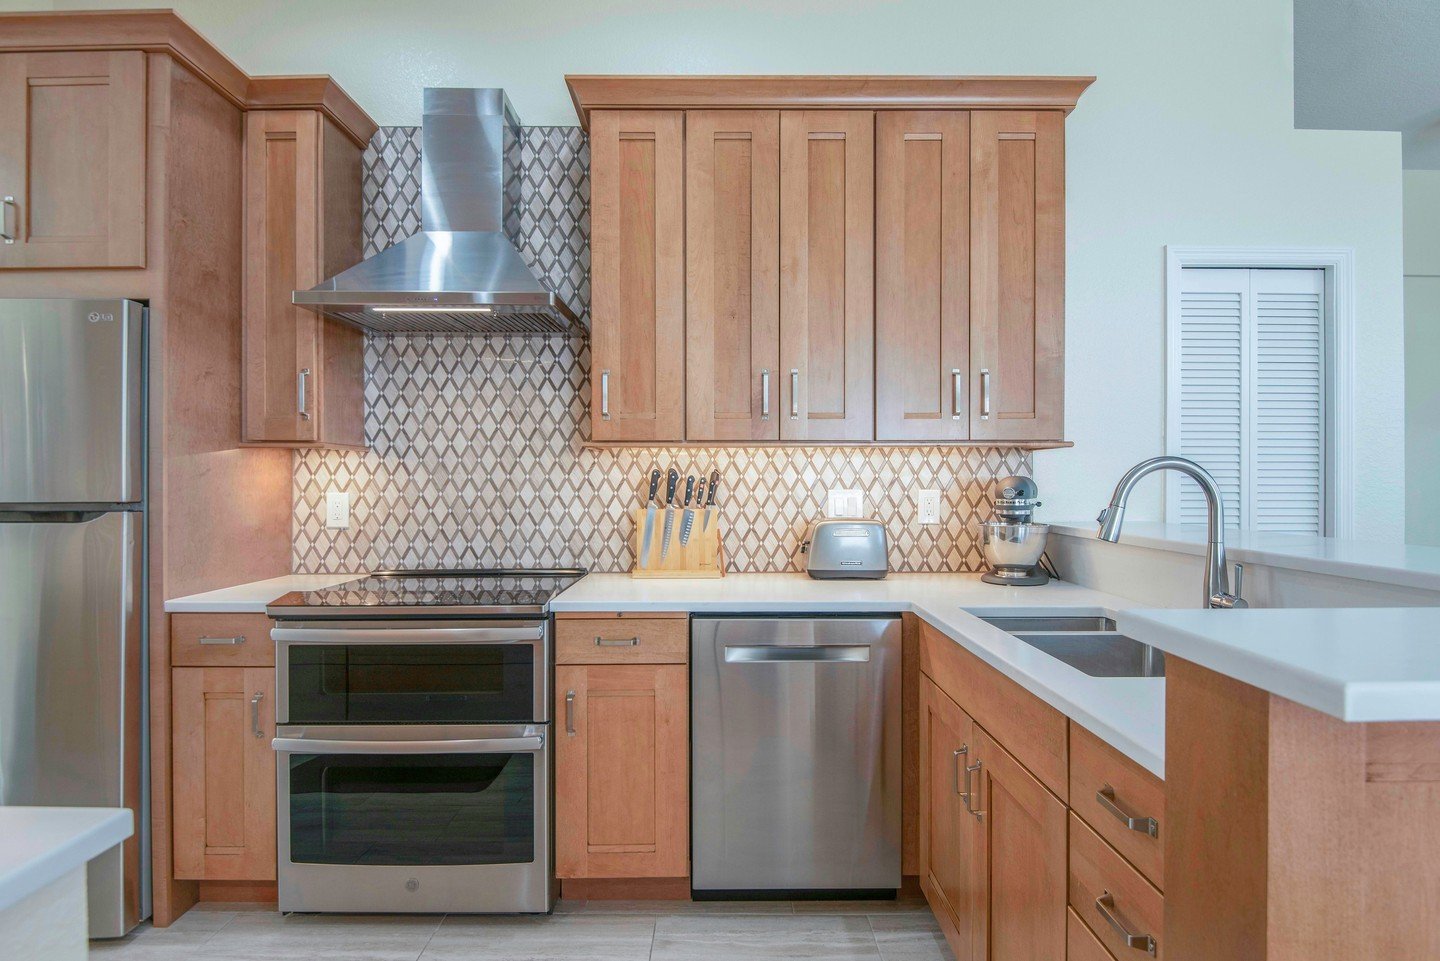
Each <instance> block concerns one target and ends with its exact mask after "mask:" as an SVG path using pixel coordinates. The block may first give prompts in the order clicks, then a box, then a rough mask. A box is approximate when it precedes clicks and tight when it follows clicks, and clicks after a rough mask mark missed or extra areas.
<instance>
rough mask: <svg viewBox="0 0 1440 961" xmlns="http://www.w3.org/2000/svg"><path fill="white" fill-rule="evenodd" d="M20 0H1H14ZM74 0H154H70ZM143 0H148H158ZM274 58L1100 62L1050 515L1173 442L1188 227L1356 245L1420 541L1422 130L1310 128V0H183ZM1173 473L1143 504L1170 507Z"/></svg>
mask: <svg viewBox="0 0 1440 961" xmlns="http://www.w3.org/2000/svg"><path fill="white" fill-rule="evenodd" d="M4 3H5V0H0V6H3V5H4ZM56 5H57V6H58V7H62V8H69V7H100V6H107V5H109V6H121V5H123V6H133V5H135V0H125V2H124V3H123V4H121V3H117V2H116V0H109V2H108V3H104V2H89V0H59V2H57V4H56ZM142 5H144V4H142ZM152 5H157V6H173V7H175V8H177V9H178V10H179V11H180V13H181V14H182V15H183V16H185V17H186V18H187V19H189V20H190V21H191V22H192V23H193V24H194V25H195V26H196V27H197V28H198V29H199V30H200V31H201V32H203V33H204V34H206V35H207V36H209V37H210V38H211V39H212V40H214V41H215V42H216V43H217V44H218V45H219V46H220V47H221V48H222V49H224V50H225V51H226V52H227V53H229V54H230V56H231V57H233V58H234V59H235V60H236V61H237V62H238V63H239V64H240V65H241V66H242V67H244V68H245V69H246V70H248V71H250V72H252V73H296V72H303V73H310V72H327V73H331V74H333V75H334V76H335V77H336V78H337V79H338V80H339V81H340V82H341V84H342V85H343V86H344V87H345V88H346V89H347V90H349V91H350V92H351V93H352V94H353V95H354V96H355V97H356V98H357V99H358V100H359V101H360V102H361V103H362V104H363V105H364V106H365V107H366V108H367V109H368V110H370V111H371V113H372V114H373V115H374V117H375V119H376V120H378V121H379V122H380V123H382V124H413V123H416V122H418V120H419V104H420V90H421V88H422V87H424V86H426V85H475V86H503V87H505V88H506V89H507V90H508V91H509V93H510V96H511V99H512V101H513V102H514V104H515V107H516V109H517V110H518V111H519V113H520V115H521V117H522V118H523V119H524V120H525V122H527V123H531V124H572V123H574V122H575V116H574V111H573V109H572V108H571V106H570V102H569V98H568V96H567V94H566V91H565V87H564V84H563V81H562V78H563V75H564V74H565V73H567V72H569V73H603V72H611V73H862V74H863V73H914V74H1095V75H1097V76H1098V77H1099V80H1098V81H1097V82H1096V84H1095V85H1094V86H1093V87H1092V88H1091V89H1090V90H1089V91H1088V92H1087V93H1086V94H1085V96H1084V97H1083V98H1082V99H1081V102H1080V106H1079V109H1078V110H1076V112H1075V113H1074V115H1073V116H1072V117H1071V120H1070V122H1069V126H1068V142H1067V148H1066V149H1067V164H1068V169H1067V216H1068V243H1067V257H1068V274H1067V283H1066V294H1067V329H1066V336H1067V345H1066V346H1067V354H1066V357H1067V363H1066V376H1067V385H1066V434H1067V436H1068V437H1069V438H1070V439H1071V440H1073V441H1075V444H1076V446H1075V448H1074V449H1073V450H1067V451H1058V452H1053V453H1044V454H1040V455H1039V456H1037V458H1036V464H1037V471H1036V473H1037V480H1038V481H1039V483H1040V485H1041V493H1042V497H1043V499H1044V501H1045V514H1046V516H1047V517H1048V518H1050V519H1061V518H1090V517H1093V516H1094V515H1095V512H1096V511H1097V510H1098V509H1099V508H1100V507H1101V506H1103V505H1104V504H1105V502H1106V500H1107V499H1108V496H1109V493H1110V490H1111V488H1112V486H1113V485H1114V483H1115V481H1116V480H1117V479H1118V478H1119V477H1120V475H1121V474H1122V473H1123V472H1124V470H1125V469H1126V468H1127V467H1129V466H1130V465H1132V464H1134V463H1135V462H1137V461H1139V460H1141V459H1142V458H1145V457H1148V456H1151V455H1153V454H1157V453H1160V452H1162V451H1163V450H1164V433H1163V431H1164V357H1165V340H1164V270H1163V262H1164V261H1163V247H1164V245H1165V244H1246V245H1260V244H1287V245H1295V244H1298V245H1316V246H1349V247H1354V248H1355V250H1356V254H1357V256H1356V264H1357V271H1358V276H1357V287H1356V300H1357V304H1358V311H1359V313H1358V317H1357V327H1358V330H1357V338H1356V342H1357V348H1356V356H1355V373H1356V392H1355V393H1356V398H1357V406H1358V410H1357V430H1356V446H1355V452H1354V453H1355V462H1356V475H1355V476H1356V483H1357V487H1358V489H1359V492H1360V495H1361V496H1360V497H1359V499H1358V500H1359V504H1358V508H1359V509H1358V511H1357V517H1358V521H1359V524H1358V530H1360V531H1363V532H1365V534H1366V535H1367V536H1371V537H1376V538H1380V539H1391V540H1398V539H1400V537H1401V536H1402V533H1403V520H1402V519H1401V518H1400V517H1399V511H1398V510H1397V509H1396V505H1395V502H1394V498H1393V497H1378V498H1377V497H1372V496H1370V495H1371V494H1373V493H1374V492H1377V491H1382V490H1387V491H1388V490H1393V489H1394V477H1395V475H1396V472H1397V471H1399V470H1401V469H1402V464H1403V461H1404V458H1405V439H1404V429H1403V425H1402V422H1401V418H1400V417H1398V416H1397V414H1396V412H1397V411H1399V410H1401V409H1402V408H1403V406H1404V386H1403V378H1402V374H1401V372H1402V370H1403V366H1404V358H1403V344H1402V336H1403V310H1402V282H1401V245H1400V231H1401V184H1400V137H1399V134H1395V133H1373V132H1349V131H1345V132H1329V131H1316V130H1298V131H1297V130H1295V129H1293V122H1292V114H1293V104H1292V93H1291V84H1292V79H1291V73H1292V70H1291V58H1292V25H1291V0H1165V2H1143V0H1090V2H1076V0H1002V2H996V0H983V2H982V0H884V2H882V0H848V2H836V0H706V2H700V0H663V2H662V0H608V2H595V0H585V2H581V0H502V2H496V0H418V2H417V0H412V2H408V3H406V2H396V0H383V2H382V0H161V2H160V3H157V4H152ZM1160 489H1161V485H1160V484H1159V483H1152V484H1147V485H1145V486H1144V487H1143V488H1142V490H1141V491H1140V492H1137V495H1136V498H1135V500H1134V501H1132V509H1131V511H1132V515H1135V516H1139V517H1146V516H1149V517H1159V513H1160V507H1159V504H1160V501H1159V492H1160Z"/></svg>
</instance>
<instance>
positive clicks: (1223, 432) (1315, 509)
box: [1166, 268, 1327, 534]
mask: <svg viewBox="0 0 1440 961" xmlns="http://www.w3.org/2000/svg"><path fill="white" fill-rule="evenodd" d="M1181 277H1182V281H1181V282H1182V284H1183V288H1182V290H1181V292H1180V313H1179V318H1178V325H1177V324H1176V321H1175V320H1174V319H1173V318H1172V331H1171V335H1172V337H1176V338H1178V345H1179V348H1178V352H1172V359H1171V377H1172V379H1173V381H1174V382H1173V383H1172V386H1171V390H1170V411H1169V415H1168V423H1169V437H1170V440H1169V448H1170V451H1171V452H1172V453H1178V454H1180V455H1181V456H1183V457H1189V458H1191V459H1193V460H1195V461H1198V462H1199V463H1201V464H1203V465H1204V466H1205V468H1206V469H1207V470H1209V471H1210V472H1211V473H1212V474H1213V475H1215V480H1216V481H1217V482H1218V483H1219V485H1220V490H1221V494H1222V497H1223V499H1224V502H1225V521H1226V524H1227V525H1228V526H1231V527H1245V528H1248V529H1250V530H1261V531H1272V532H1285V533H1306V534H1323V533H1325V529H1326V496H1325V474H1326V451H1327V443H1326V410H1325V396H1326V359H1325V342H1326V328H1325V315H1324V308H1325V275H1324V271H1321V270H1281V269H1265V270H1260V269H1256V270H1240V269H1219V270H1217V269H1208V268H1186V269H1185V270H1183V271H1182V272H1181ZM1177 326H1178V329H1177ZM1167 485H1168V486H1167V488H1166V519H1167V520H1169V521H1171V522H1172V523H1182V524H1203V523H1204V522H1205V500H1204V498H1203V497H1202V496H1201V494H1200V490H1199V488H1198V487H1197V486H1196V485H1194V484H1193V483H1190V482H1189V481H1186V480H1182V479H1181V478H1180V477H1179V476H1178V475H1173V474H1172V475H1171V476H1170V477H1169V478H1168V479H1167Z"/></svg>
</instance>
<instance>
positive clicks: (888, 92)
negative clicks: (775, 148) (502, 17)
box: [565, 74, 1095, 130]
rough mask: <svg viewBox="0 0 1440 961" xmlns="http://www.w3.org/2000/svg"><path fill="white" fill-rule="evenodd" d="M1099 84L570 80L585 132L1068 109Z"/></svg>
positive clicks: (1070, 80)
mask: <svg viewBox="0 0 1440 961" xmlns="http://www.w3.org/2000/svg"><path fill="white" fill-rule="evenodd" d="M1094 82H1095V78H1094V77H910V76H898V75H884V76H879V75H877V76H827V75H818V74H817V75H803V76H699V75H696V76H624V75H589V74H570V75H567V76H566V77H565V86H566V87H567V88H568V89H569V90H570V99H571V100H572V101H574V104H575V113H576V114H577V115H578V116H579V117H580V126H582V127H584V128H585V129H586V130H589V129H590V113H591V111H594V110H658V109H669V110H683V109H711V110H716V109H720V110H726V109H728V110H765V109H769V110H784V109H803V110H1061V111H1064V112H1065V113H1069V112H1070V111H1071V110H1073V109H1075V104H1076V102H1077V101H1078V100H1079V99H1080V94H1082V93H1084V92H1085V88H1086V87H1088V86H1090V84H1092V83H1094Z"/></svg>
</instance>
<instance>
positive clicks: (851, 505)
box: [825, 487, 865, 517]
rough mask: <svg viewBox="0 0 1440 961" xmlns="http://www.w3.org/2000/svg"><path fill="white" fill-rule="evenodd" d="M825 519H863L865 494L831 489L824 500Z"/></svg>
mask: <svg viewBox="0 0 1440 961" xmlns="http://www.w3.org/2000/svg"><path fill="white" fill-rule="evenodd" d="M825 516H826V517H864V516H865V494H864V492H863V491H858V490H848V489H845V488H841V487H835V488H831V490H830V493H829V495H828V496H827V497H826V498H825Z"/></svg>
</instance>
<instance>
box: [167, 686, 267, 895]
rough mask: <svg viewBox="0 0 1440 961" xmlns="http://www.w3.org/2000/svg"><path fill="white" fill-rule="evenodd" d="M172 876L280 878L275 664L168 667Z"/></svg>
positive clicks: (225, 878)
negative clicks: (274, 740)
mask: <svg viewBox="0 0 1440 961" xmlns="http://www.w3.org/2000/svg"><path fill="white" fill-rule="evenodd" d="M171 681H172V695H171V697H172V703H173V727H172V732H171V737H172V755H173V765H174V766H173V787H172V791H173V802H172V803H173V807H174V825H175V834H174V845H175V853H174V860H175V876H176V877H177V878H183V879H186V880H201V881H273V880H274V879H275V752H274V751H273V750H272V749H271V746H270V741H271V739H272V738H274V736H275V669H274V668H273V667H177V668H175V669H174V670H173V671H172V672H171Z"/></svg>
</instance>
